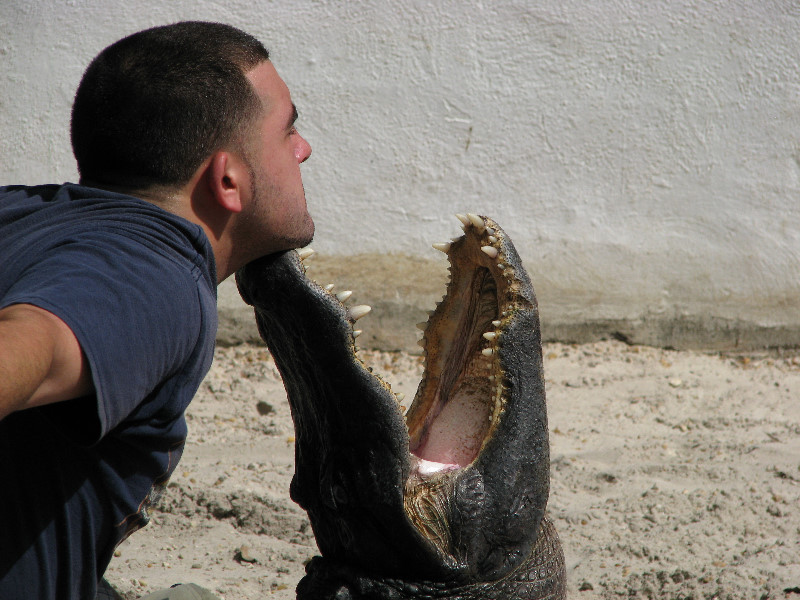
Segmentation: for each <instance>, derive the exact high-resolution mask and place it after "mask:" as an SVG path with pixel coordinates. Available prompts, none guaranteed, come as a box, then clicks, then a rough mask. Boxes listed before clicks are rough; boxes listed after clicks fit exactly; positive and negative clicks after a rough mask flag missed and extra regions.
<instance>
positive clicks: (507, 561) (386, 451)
mask: <svg viewBox="0 0 800 600" xmlns="http://www.w3.org/2000/svg"><path fill="white" fill-rule="evenodd" d="M459 218H460V219H461V220H462V223H463V224H464V230H465V232H464V235H463V236H461V237H460V238H459V239H457V240H455V241H454V242H453V243H452V244H446V245H437V246H436V247H438V248H439V249H441V250H443V251H445V252H446V253H447V255H448V258H449V260H450V262H451V280H450V282H449V284H448V291H447V295H446V297H445V298H444V300H443V301H442V302H441V303H440V304H439V305H438V307H437V309H436V310H435V311H434V313H433V315H432V316H431V318H430V319H429V322H428V324H427V326H426V329H425V334H424V338H423V339H424V349H425V355H426V370H425V375H424V376H423V379H422V381H421V382H420V386H419V390H418V392H417V395H416V397H415V400H414V402H413V403H412V405H411V408H410V409H409V411H408V414H407V419H404V418H403V414H402V412H401V410H400V408H399V406H398V402H397V399H396V398H395V396H394V394H393V393H392V392H391V389H390V387H389V385H388V384H387V383H386V382H384V381H383V380H382V379H381V378H380V377H378V376H377V375H374V374H373V373H371V371H370V370H368V369H367V368H366V367H365V366H364V365H363V363H362V362H361V361H360V360H359V359H358V357H357V355H356V352H355V350H356V349H355V344H354V337H353V324H354V322H355V319H356V318H357V317H358V316H359V313H360V312H362V311H357V310H356V311H354V310H353V309H350V310H348V309H347V308H345V306H344V305H343V304H342V303H341V302H340V301H339V299H337V298H336V296H335V295H334V294H333V293H332V292H330V291H327V290H326V289H323V288H322V287H320V286H319V285H317V284H316V283H314V282H312V281H310V280H308V279H307V278H306V277H305V269H304V267H303V265H302V261H301V260H300V258H299V256H298V255H297V253H295V252H293V251H292V252H288V253H284V254H279V255H271V256H268V257H265V258H263V259H260V260H258V261H255V262H253V263H251V264H249V265H248V266H246V267H245V268H244V269H242V270H241V271H240V272H239V273H237V282H238V285H239V289H240V293H241V294H242V297H243V298H244V299H245V301H246V302H248V303H249V304H252V305H253V306H254V307H255V312H256V318H257V321H258V326H259V331H260V333H261V336H262V337H263V338H264V340H265V342H266V343H267V346H268V347H269V349H270V351H271V353H272V355H273V357H274V359H275V362H276V365H277V367H278V369H279V370H280V372H281V375H282V377H283V380H284V384H285V386H286V390H287V395H288V398H289V402H290V405H291V409H292V417H293V420H294V424H295V433H296V435H295V440H296V441H295V454H296V464H295V476H294V478H293V481H292V486H291V493H292V497H293V499H295V501H297V502H298V503H299V504H300V505H301V506H302V507H303V508H304V509H305V510H306V511H307V512H308V514H309V518H310V520H311V524H312V527H313V529H314V533H315V536H316V539H317V544H318V546H319V548H320V551H321V553H322V555H323V557H324V558H325V559H326V560H328V561H329V562H330V561H333V563H335V564H339V565H347V566H348V567H349V568H353V569H355V570H358V571H360V572H362V573H370V574H372V575H373V576H375V577H396V578H404V579H415V580H425V581H436V580H439V581H451V582H461V583H463V582H465V581H474V580H494V579H498V578H500V577H503V576H505V575H506V574H507V573H509V572H510V571H512V570H513V569H515V568H516V567H518V566H519V565H520V564H521V563H523V562H524V561H525V560H526V557H527V556H528V555H529V553H530V550H531V548H532V546H533V545H534V543H535V542H536V538H537V533H538V532H539V529H540V524H541V520H542V518H543V514H544V509H545V505H546V502H547V495H548V486H549V456H548V441H547V420H546V411H545V397H544V379H543V376H542V361H541V341H540V337H539V323H538V311H537V306H536V299H535V296H534V294H533V289H532V287H531V285H530V280H529V279H528V276H527V274H526V273H525V271H524V269H523V268H522V265H521V263H520V260H519V257H518V255H517V253H516V251H515V249H514V247H513V244H512V243H511V241H510V240H509V239H508V237H507V236H506V235H505V233H504V232H503V231H502V230H501V229H500V228H499V227H498V226H497V224H496V223H494V222H493V221H492V220H490V219H488V218H486V217H478V216H476V215H469V216H466V217H459ZM406 422H407V424H406Z"/></svg>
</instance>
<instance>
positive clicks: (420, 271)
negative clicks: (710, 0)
mask: <svg viewBox="0 0 800 600" xmlns="http://www.w3.org/2000/svg"><path fill="white" fill-rule="evenodd" d="M307 266H308V267H309V270H308V275H309V277H311V278H312V279H314V280H315V281H317V282H318V283H320V284H322V285H326V284H328V283H334V284H335V285H336V291H343V290H352V291H353V296H352V298H351V300H350V301H349V302H350V304H369V305H370V306H372V312H371V313H370V315H369V316H368V317H367V318H366V319H365V320H364V321H362V322H361V323H359V326H360V327H362V329H363V331H364V333H363V334H362V336H361V337H359V338H358V345H359V346H360V347H362V348H370V349H376V350H384V351H404V352H410V353H412V354H419V353H420V348H419V346H418V345H417V340H418V339H419V338H420V332H419V330H418V329H417V328H416V327H415V324H416V323H419V322H421V321H426V320H427V318H428V311H430V310H432V309H433V308H434V307H435V306H436V303H437V302H438V301H439V300H441V299H442V296H443V295H444V292H445V286H446V284H447V277H448V273H447V261H446V260H428V259H422V258H416V257H409V256H402V255H387V254H362V255H356V256H327V257H324V256H315V257H314V258H312V259H311V260H309V261H308V262H307ZM532 276H533V279H534V283H535V282H536V277H535V273H533V274H532ZM536 292H537V296H538V299H539V309H540V313H541V314H540V317H541V321H542V336H543V341H545V342H564V343H576V344H582V343H589V342H596V341H600V340H608V339H617V340H620V341H622V342H625V343H627V344H632V345H646V346H655V347H662V348H673V349H676V350H707V351H726V352H755V351H763V350H766V349H777V348H796V347H800V315H797V316H796V317H795V319H794V320H793V321H791V322H786V323H784V324H780V325H763V324H760V323H757V322H754V321H747V320H742V319H729V318H724V317H720V316H717V315H714V314H711V312H710V311H707V310H705V311H704V310H702V309H698V310H696V311H695V312H690V311H683V313H682V314H680V315H677V316H676V315H674V314H662V313H658V314H656V313H648V312H646V311H644V312H642V313H637V314H633V313H635V312H636V307H633V308H631V309H630V312H631V313H632V314H631V315H630V316H627V317H621V318H616V317H615V318H607V317H605V316H604V315H603V314H599V313H600V312H601V309H596V310H595V313H597V314H593V313H592V312H591V311H589V310H587V311H586V312H585V313H584V314H583V316H578V317H575V316H574V314H575V311H574V302H573V303H570V302H569V299H568V298H563V296H562V297H561V298H560V300H562V301H559V294H560V292H558V291H557V290H549V289H546V288H541V289H540V288H537V289H536ZM570 304H572V306H573V309H570V310H568V309H566V308H564V307H566V306H570ZM615 312H617V313H619V312H620V311H615ZM217 343H218V344H220V345H222V346H232V345H236V344H241V343H252V344H259V345H261V344H262V343H263V342H262V341H261V338H260V337H259V335H258V331H257V330H256V325H255V319H254V317H253V311H252V308H250V307H249V306H247V305H246V304H244V302H242V300H241V298H239V294H238V291H237V290H236V284H235V282H234V278H233V277H230V278H229V279H228V280H227V281H225V282H224V283H223V284H222V285H221V286H220V287H219V330H218V332H217Z"/></svg>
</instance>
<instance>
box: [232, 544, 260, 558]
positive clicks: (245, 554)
mask: <svg viewBox="0 0 800 600" xmlns="http://www.w3.org/2000/svg"><path fill="white" fill-rule="evenodd" d="M235 558H236V560H238V561H239V562H246V563H254V562H258V561H257V560H256V557H255V556H253V553H252V552H251V551H250V546H246V545H244V544H242V546H241V547H240V548H239V549H238V550H237V551H236V556H235Z"/></svg>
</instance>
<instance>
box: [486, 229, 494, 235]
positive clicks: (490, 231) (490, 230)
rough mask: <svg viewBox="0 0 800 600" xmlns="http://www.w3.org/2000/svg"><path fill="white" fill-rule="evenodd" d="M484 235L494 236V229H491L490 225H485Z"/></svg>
mask: <svg viewBox="0 0 800 600" xmlns="http://www.w3.org/2000/svg"><path fill="white" fill-rule="evenodd" d="M486 235H490V236H494V229H492V228H491V227H487V228H486Z"/></svg>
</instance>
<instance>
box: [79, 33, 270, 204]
mask: <svg viewBox="0 0 800 600" xmlns="http://www.w3.org/2000/svg"><path fill="white" fill-rule="evenodd" d="M266 60H269V52H268V51H267V49H266V48H265V47H264V45H263V44H262V43H261V42H259V41H258V40H257V39H256V38H254V37H253V36H251V35H250V34H248V33H245V32H244V31H241V30H239V29H237V28H235V27H232V26H230V25H224V24H221V23H207V22H198V21H187V22H181V23H174V24H172V25H165V26H161V27H154V28H152V29H146V30H144V31H140V32H138V33H134V34H132V35H130V36H128V37H125V38H123V39H121V40H119V41H118V42H116V43H114V44H112V45H111V46H109V47H108V48H106V49H105V50H103V51H102V52H101V53H100V54H99V55H98V56H97V57H96V58H95V59H94V60H93V61H92V62H91V64H90V65H89V67H88V68H87V69H86V72H85V73H84V75H83V78H82V79H81V83H80V85H79V86H78V90H77V93H76V94H75V102H74V104H73V107H72V122H71V135H72V150H73V153H74V154H75V159H76V160H77V162H78V172H79V173H80V176H81V181H82V182H83V181H87V182H91V183H92V184H94V185H98V186H100V187H102V186H103V185H109V186H112V187H115V188H122V189H127V190H144V189H147V188H150V187H152V186H167V187H174V186H180V185H182V184H184V183H186V182H187V181H189V179H190V178H191V177H192V175H193V174H194V172H195V171H196V170H197V168H198V167H199V166H200V165H201V164H202V162H203V161H204V160H205V159H206V158H208V157H209V156H210V155H211V154H212V153H213V152H215V151H217V150H220V149H223V148H226V147H230V146H232V147H236V145H237V144H241V143H242V138H241V136H242V134H243V131H244V129H245V128H246V127H247V126H248V125H249V124H251V123H252V121H253V120H254V119H255V118H256V117H257V116H258V115H259V114H261V110H262V106H261V102H260V100H259V98H258V96H257V95H256V93H255V91H254V90H253V88H252V86H251V85H250V82H249V81H248V80H247V77H246V75H245V74H246V73H247V71H249V70H250V69H252V68H253V67H255V66H257V65H258V64H260V63H261V62H263V61H266Z"/></svg>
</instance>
